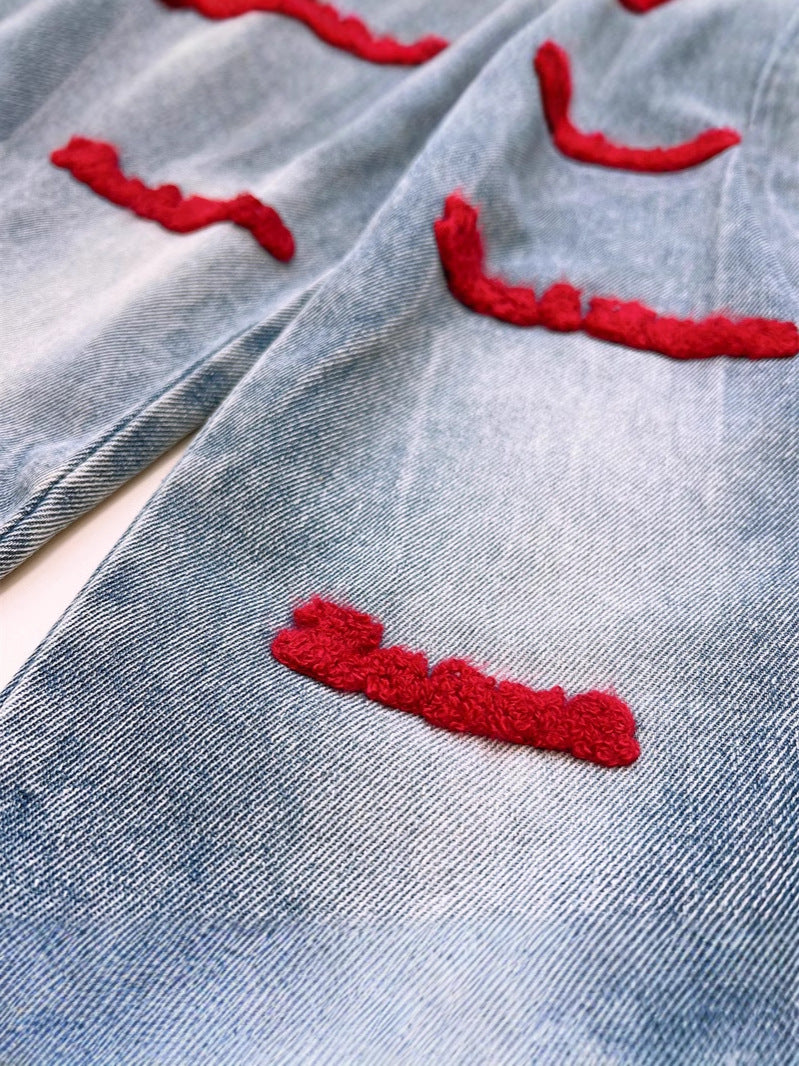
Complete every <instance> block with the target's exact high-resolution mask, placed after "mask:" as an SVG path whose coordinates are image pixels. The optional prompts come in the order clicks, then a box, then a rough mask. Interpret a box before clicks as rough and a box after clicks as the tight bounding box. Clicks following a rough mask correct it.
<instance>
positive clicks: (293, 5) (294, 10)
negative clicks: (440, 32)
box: [162, 0, 449, 66]
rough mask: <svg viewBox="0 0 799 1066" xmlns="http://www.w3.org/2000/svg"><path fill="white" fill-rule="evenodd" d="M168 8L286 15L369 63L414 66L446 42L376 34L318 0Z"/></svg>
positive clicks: (221, 15) (181, 2)
mask: <svg viewBox="0 0 799 1066" xmlns="http://www.w3.org/2000/svg"><path fill="white" fill-rule="evenodd" d="M162 3H164V4H166V5H167V7H174V8H179V7H192V8H194V9H195V10H196V11H198V12H199V13H200V14H201V15H205V17H206V18H209V19H228V18H235V17H236V16H238V15H246V14H248V13H249V12H250V11H263V12H266V13H271V14H276V15H286V16H287V17H288V18H293V19H297V20H298V21H299V22H302V23H304V24H305V25H306V26H307V27H308V29H309V30H311V32H312V33H315V34H316V36H317V37H320V38H321V39H322V40H323V41H326V42H327V44H330V45H332V46H333V47H334V48H340V49H341V50H342V51H344V52H351V53H352V55H354V56H358V57H359V58H360V59H366V60H368V61H369V62H370V63H392V64H399V65H402V66H416V65H418V64H419V63H426V62H427V60H428V59H432V58H433V56H437V55H438V53H439V52H442V51H443V50H444V49H445V48H446V47H447V45H448V44H449V41H445V40H444V38H443V37H433V36H428V37H422V38H420V40H418V41H414V42H413V43H412V44H402V43H401V42H400V41H397V40H395V39H394V38H393V37H377V36H376V35H375V34H374V33H373V32H372V31H371V30H370V29H369V27H368V26H367V25H366V23H365V22H363V21H362V20H361V19H359V18H356V17H355V16H354V15H349V16H344V15H341V14H340V13H339V12H338V11H337V10H336V8H334V7H333V6H332V5H331V4H323V3H319V0H162Z"/></svg>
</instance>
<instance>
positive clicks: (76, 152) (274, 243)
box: [50, 137, 294, 262]
mask: <svg viewBox="0 0 799 1066" xmlns="http://www.w3.org/2000/svg"><path fill="white" fill-rule="evenodd" d="M50 159H51V161H52V162H53V163H55V165H56V166H57V167H63V168H64V169H65V170H68V171H69V172H70V173H71V174H72V175H73V177H75V178H77V179H78V181H81V182H83V184H84V185H88V186H89V188H90V189H92V190H93V191H94V192H96V193H97V194H98V196H102V197H104V198H105V199H106V200H110V201H111V203H114V204H118V205H119V206H120V207H127V208H129V210H131V211H133V212H134V213H135V214H137V215H139V216H141V218H149V219H151V220H152V221H154V222H159V223H160V224H161V225H162V226H163V227H164V228H165V229H168V230H173V231H174V232H175V233H193V232H194V231H195V230H198V229H203V228H204V227H205V226H210V225H212V224H213V223H214V222H233V223H235V225H237V226H241V227H242V228H243V229H246V230H249V231H250V233H252V235H253V237H255V239H256V240H257V241H258V243H259V244H260V245H262V246H263V247H264V248H266V250H267V252H270V253H271V254H272V255H273V256H274V257H275V258H276V259H281V260H283V262H288V260H289V259H291V257H292V256H293V255H294V238H293V237H292V235H291V230H289V229H288V228H287V227H286V226H285V225H284V224H283V221H282V219H281V218H280V215H279V214H278V213H277V211H275V209H274V208H273V207H269V205H268V204H262V203H261V201H260V200H257V199H256V198H255V197H254V196H252V195H251V194H250V193H246V192H245V193H241V194H240V195H239V196H236V197H234V199H232V200H207V199H206V198H205V197H204V196H188V197H186V198H184V197H183V194H182V193H181V191H180V189H179V188H178V187H177V185H159V186H158V187H157V188H154V189H151V188H149V187H148V186H147V185H145V184H144V182H142V181H141V180H140V179H139V178H128V177H125V175H124V174H123V173H122V171H121V170H120V168H119V153H118V152H117V149H116V148H115V147H114V146H113V144H106V143H105V142H104V141H92V140H89V139H88V138H86V137H73V138H72V140H71V141H70V142H69V144H67V145H65V147H63V148H57V149H56V150H55V151H54V152H53V153H52V154H51V156H50Z"/></svg>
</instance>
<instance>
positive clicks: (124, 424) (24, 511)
mask: <svg viewBox="0 0 799 1066" xmlns="http://www.w3.org/2000/svg"><path fill="white" fill-rule="evenodd" d="M312 287H313V286H311V288H312ZM277 313H279V311H278V312H277ZM262 325H263V322H253V323H251V324H250V325H248V326H245V327H244V328H243V329H241V330H239V331H238V332H237V333H234V334H232V335H231V336H230V337H229V338H228V339H227V340H226V341H224V343H222V344H220V345H219V346H218V347H217V348H215V349H214V350H213V351H211V352H208V353H207V354H206V355H203V356H201V358H200V359H197V360H195V361H194V362H193V363H191V364H190V365H189V366H188V367H186V368H185V369H183V370H182V371H181V372H180V373H179V374H177V375H176V376H175V377H173V378H171V379H170V380H169V381H168V382H167V384H166V385H164V387H163V388H162V389H160V390H159V391H158V392H156V393H154V394H153V395H151V396H150V397H149V398H148V399H147V401H146V402H145V403H143V404H140V405H139V406H138V407H136V408H134V409H133V410H132V411H131V412H130V413H128V414H127V415H125V416H124V417H123V418H121V419H120V420H118V421H117V422H116V423H115V424H114V425H113V426H112V427H111V429H109V430H108V431H107V432H106V433H104V434H103V435H102V436H101V437H100V438H99V439H98V440H96V441H95V442H94V443H93V444H91V445H90V446H89V447H88V448H87V449H84V450H83V451H82V452H80V453H79V454H78V455H77V456H76V457H75V458H74V459H73V460H72V461H71V462H70V463H69V464H68V465H67V466H65V467H64V468H63V469H62V470H61V471H59V473H58V474H57V475H56V476H55V478H53V479H52V480H51V481H50V482H49V484H47V485H46V486H45V487H44V488H43V489H41V490H40V491H39V493H38V494H37V495H36V496H34V497H33V498H32V499H31V500H29V501H28V503H27V504H25V505H24V506H23V507H22V508H20V509H19V510H18V511H17V513H16V514H15V515H13V516H12V517H11V518H10V519H9V520H8V522H6V523H5V524H4V525H3V526H2V527H0V546H2V545H3V544H4V543H5V541H6V540H7V539H8V538H9V537H10V536H11V535H12V534H13V533H15V532H17V531H18V530H19V528H20V526H21V525H22V524H23V523H24V522H25V521H26V520H27V519H29V518H31V517H32V516H33V515H34V514H35V513H36V512H37V511H38V510H39V508H40V507H41V506H42V505H43V504H44V503H46V502H47V500H48V498H49V497H50V496H51V494H52V493H53V492H55V490H56V489H57V488H58V487H59V485H61V484H62V482H63V481H64V480H65V479H66V478H68V477H69V476H70V475H72V474H74V473H76V472H77V471H79V470H80V469H81V467H82V466H84V465H86V463H88V462H89V460H90V459H93V458H95V457H96V456H97V455H99V454H100V453H101V452H102V450H103V449H104V448H105V447H106V445H108V444H109V443H111V442H113V440H114V439H115V438H117V437H119V436H120V435H121V434H122V433H123V432H124V430H126V429H128V428H130V427H131V426H133V425H135V423H136V421H137V420H138V419H141V418H143V417H144V416H146V415H147V413H148V412H149V411H150V410H152V408H153V407H154V406H155V405H156V404H157V403H158V402H159V401H161V400H163V399H164V398H165V397H166V396H168V395H169V393H170V392H172V391H174V390H175V389H177V388H178V386H179V385H181V384H182V383H183V382H184V381H187V380H188V379H189V378H191V377H192V375H193V374H195V373H197V371H199V370H202V369H203V367H205V366H206V365H207V364H208V363H210V362H211V361H212V360H213V359H215V358H216V357H217V356H218V355H220V354H221V353H222V352H224V350H225V349H226V348H229V347H230V346H231V345H232V344H235V343H236V342H237V341H239V340H241V339H242V338H243V337H246V336H247V335H248V334H249V333H252V332H254V331H255V330H257V329H258V328H260V326H262ZM209 414H210V412H209ZM207 417H208V416H206V418H207ZM167 447H169V445H167ZM165 450H166V449H165ZM162 454H163V453H162Z"/></svg>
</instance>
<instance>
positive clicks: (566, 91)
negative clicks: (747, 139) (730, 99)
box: [534, 41, 741, 174]
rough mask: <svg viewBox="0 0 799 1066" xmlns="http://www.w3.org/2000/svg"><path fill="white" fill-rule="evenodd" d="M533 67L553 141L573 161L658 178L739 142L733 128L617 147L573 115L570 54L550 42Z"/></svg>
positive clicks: (542, 46)
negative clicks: (670, 143) (664, 143)
mask: <svg viewBox="0 0 799 1066" xmlns="http://www.w3.org/2000/svg"><path fill="white" fill-rule="evenodd" d="M534 66H535V72H536V74H537V75H538V83H539V86H540V88H541V102H542V104H543V107H544V115H545V117H546V120H547V125H548V126H549V129H550V132H551V134H552V139H553V140H554V142H555V144H556V145H557V147H558V148H559V149H560V150H561V152H563V154H564V155H566V156H568V157H569V158H570V159H576V160H578V161H579V162H581V163H595V164H596V165H597V166H603V167H615V168H617V169H620V170H636V171H643V172H647V173H652V174H659V173H663V172H665V171H672V170H684V169H685V168H686V167H694V166H697V164H699V163H704V162H706V161H707V160H708V159H712V158H713V156H716V155H718V154H719V152H723V151H725V149H727V148H730V147H732V145H734V144H739V143H740V140H741V138H740V135H739V134H738V133H736V132H735V130H731V129H710V130H705V132H704V133H700V134H699V136H698V137H695V138H694V139H693V140H692V141H687V142H686V143H685V144H678V145H675V146H674V147H673V148H628V147H627V146H626V145H620V144H614V143H613V141H609V140H608V139H607V137H605V135H604V134H603V133H583V132H582V131H581V130H578V129H577V127H576V126H574V125H573V124H572V121H571V119H570V117H569V108H570V106H571V98H572V80H571V69H570V65H569V56H568V54H567V53H566V52H565V51H564V50H563V49H562V48H561V47H560V46H559V45H557V44H555V42H554V41H546V42H545V43H544V44H542V45H541V47H540V48H539V49H538V52H537V53H536V56H535V63H534Z"/></svg>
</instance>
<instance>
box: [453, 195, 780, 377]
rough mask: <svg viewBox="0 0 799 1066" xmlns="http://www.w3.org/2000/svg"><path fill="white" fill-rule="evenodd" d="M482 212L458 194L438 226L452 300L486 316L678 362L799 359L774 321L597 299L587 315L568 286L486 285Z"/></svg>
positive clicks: (488, 279)
mask: <svg viewBox="0 0 799 1066" xmlns="http://www.w3.org/2000/svg"><path fill="white" fill-rule="evenodd" d="M477 222H478V212H477V210H476V208H474V207H472V205H471V204H469V203H468V202H467V201H466V200H465V199H464V198H463V196H461V195H460V193H452V194H451V195H450V196H448V197H447V199H446V202H445V205H444V215H443V217H442V218H440V219H437V221H436V223H435V226H434V228H435V235H436V242H437V244H438V252H439V256H440V258H441V265H442V266H443V268H444V274H445V276H446V279H447V284H448V286H449V289H450V291H451V292H452V294H453V296H455V297H456V299H458V300H459V301H460V302H461V303H462V304H464V306H466V307H468V308H470V309H471V310H472V311H477V312H478V314H481V315H489V316H491V317H492V318H498V319H500V320H501V321H502V322H509V323H511V324H512V325H514V326H537V325H540V326H546V327H547V328H548V329H553V330H564V331H574V330H583V331H584V332H586V333H588V334H590V335H591V336H592V337H597V338H599V339H601V340H607V341H613V342H614V343H616V344H625V345H627V346H628V347H631V348H640V349H642V350H645V351H651V352H659V353H660V354H661V355H668V356H670V357H671V358H673V359H706V358H709V357H712V356H721V355H729V356H739V357H743V358H748V359H780V358H788V357H790V356H794V355H796V354H797V353H798V352H799V330H797V328H796V326H795V325H794V323H793V322H781V321H779V320H777V319H771V318H741V319H737V320H736V319H731V318H726V317H724V316H723V315H712V316H710V317H709V318H704V319H700V320H698V321H696V320H694V319H690V318H671V317H667V316H664V315H659V314H657V312H655V311H653V310H652V309H651V308H649V307H646V306H645V305H644V304H641V303H636V302H630V303H624V302H622V301H621V300H614V299H607V298H602V297H594V298H593V299H591V300H590V301H589V304H588V311H587V313H586V314H583V312H582V303H581V294H580V291H579V290H578V289H575V288H574V287H573V286H572V285H569V284H568V283H566V282H560V283H558V284H557V285H553V286H552V287H551V288H550V289H548V290H547V291H546V292H545V293H544V295H543V296H542V297H541V299H540V300H539V299H537V298H536V294H535V292H534V290H533V289H532V288H529V287H527V286H515V285H509V284H508V283H507V282H505V281H503V280H502V279H501V278H492V277H488V276H487V275H486V274H485V270H484V252H483V242H482V238H481V236H480V231H479V228H478V225H477Z"/></svg>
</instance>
